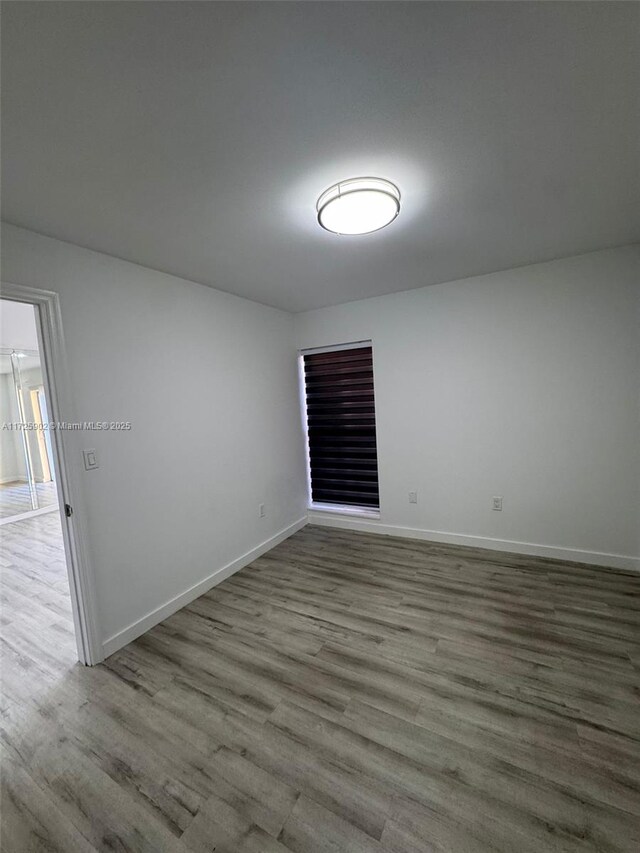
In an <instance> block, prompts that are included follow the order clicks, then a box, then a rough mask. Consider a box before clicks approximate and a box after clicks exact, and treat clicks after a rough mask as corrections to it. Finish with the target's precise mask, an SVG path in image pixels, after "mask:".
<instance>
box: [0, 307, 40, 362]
mask: <svg viewBox="0 0 640 853" xmlns="http://www.w3.org/2000/svg"><path fill="white" fill-rule="evenodd" d="M0 346H2V347H10V348H11V349H17V350H20V349H30V350H37V349H38V346H39V345H38V332H37V329H36V317H35V312H34V308H33V305H27V304H25V303H24V302H10V301H6V300H4V301H1V302H0Z"/></svg>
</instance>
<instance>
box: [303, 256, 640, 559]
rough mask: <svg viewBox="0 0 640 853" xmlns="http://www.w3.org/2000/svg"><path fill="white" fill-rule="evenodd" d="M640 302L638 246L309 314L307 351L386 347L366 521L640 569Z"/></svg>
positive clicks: (377, 358)
mask: <svg viewBox="0 0 640 853" xmlns="http://www.w3.org/2000/svg"><path fill="white" fill-rule="evenodd" d="M639 300H640V253H639V250H638V248H637V247H628V248H623V249H618V250H609V251H603V252H597V253H592V254H588V255H583V256H580V257H575V258H570V259H566V260H560V261H555V262H551V263H546V264H538V265H535V266H530V267H525V268H521V269H516V270H511V271H508V272H502V273H497V274H493V275H486V276H481V277H477V278H472V279H466V280H463V281H457V282H451V283H449V284H443V285H438V286H432V287H425V288H422V289H420V290H414V291H407V292H404V293H400V294H395V295H391V296H383V297H378V298H375V299H367V300H363V301H359V302H353V303H350V304H346V305H341V306H337V307H333V308H326V309H320V310H317V311H310V312H307V313H304V314H299V315H297V316H296V338H297V344H298V346H299V347H301V348H304V347H313V346H325V345H330V344H339V343H345V342H349V341H355V340H362V339H367V338H371V339H372V340H373V347H374V369H375V390H376V411H377V428H378V453H379V476H380V489H381V518H380V521H379V522H377V521H368V522H364V521H362V522H360V521H359V522H357V523H356V524H357V525H358V526H360V527H361V529H368V528H372V527H377V528H378V529H380V530H381V531H384V532H397V533H400V534H407V533H410V534H412V535H425V536H427V538H436V539H437V538H441V539H444V540H445V541H458V542H463V543H466V544H477V545H483V544H487V545H489V546H490V547H502V548H507V549H513V550H519V551H527V550H529V551H531V552H532V553H540V554H548V555H550V556H552V555H556V556H562V555H563V554H564V555H565V556H567V557H569V558H573V559H584V560H588V561H593V562H601V563H605V564H614V565H621V566H630V565H634V560H633V558H636V563H635V564H637V558H638V556H639V554H640V542H639V536H640V531H639V524H638V519H639V516H640V512H639V510H640V493H639V490H640V431H639V424H640V418H639V408H638V405H639V390H640V389H639V376H640V327H639V316H640V315H639V309H640V301H639ZM412 489H417V490H418V492H419V502H418V504H417V505H411V504H409V502H408V492H409V490H412ZM493 495H502V496H504V509H503V511H502V512H494V511H492V509H491V498H492V496H493ZM319 518H320V519H322V518H324V519H325V520H329V521H330V520H331V519H330V518H329V519H327V517H320V516H317V517H316V518H315V520H318V519H319ZM338 523H340V524H343V523H344V521H338ZM353 524H354V523H353V522H352V525H353ZM394 529H395V530H394ZM408 529H409V530H408ZM439 534H444V535H439ZM472 537H481V538H480V539H478V540H476V539H474V538H472ZM485 539H486V541H484V540H485ZM504 540H506V544H505V541H504ZM514 543H517V544H514ZM523 543H525V545H523ZM526 543H528V544H529V545H533V546H535V547H533V548H529V549H527V548H526ZM560 549H570V552H568V553H565V552H563V551H562V550H560ZM594 552H595V553H594ZM602 554H604V555H605V556H601V555H602ZM610 555H616V556H615V557H614V558H612V557H611V556H610Z"/></svg>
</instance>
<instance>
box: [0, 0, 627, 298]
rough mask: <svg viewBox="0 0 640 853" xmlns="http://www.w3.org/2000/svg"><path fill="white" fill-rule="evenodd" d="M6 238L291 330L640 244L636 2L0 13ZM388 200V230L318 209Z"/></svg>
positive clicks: (177, 6)
mask: <svg viewBox="0 0 640 853" xmlns="http://www.w3.org/2000/svg"><path fill="white" fill-rule="evenodd" d="M2 17H3V21H2V24H3V26H2V54H3V57H2V75H3V201H4V218H5V219H7V220H8V221H10V222H13V223H15V224H18V225H22V226H25V227H27V228H32V229H34V230H36V231H40V232H42V233H45V234H49V235H52V236H54V237H58V238H60V239H63V240H68V241H71V242H73V243H77V244H80V245H83V246H87V247H89V248H92V249H97V250H99V251H102V252H107V253H109V254H112V255H116V256H119V257H122V258H126V259H128V260H132V261H136V262H138V263H140V264H144V265H146V266H149V267H154V268H156V269H159V270H164V271H166V272H171V273H174V274H176V275H179V276H183V277H184V278H189V279H192V280H194V281H197V282H201V283H203V284H208V285H211V286H213V287H217V288H220V289H222V290H227V291H230V292H232V293H237V294H239V295H241V296H246V297H249V298H250V299H255V300H257V301H259V302H263V303H266V304H269V305H275V306H278V307H281V308H286V309H288V310H291V311H301V310H305V309H308V308H314V307H320V306H324V305H329V304H336V303H340V302H347V301H350V300H354V299H361V298H364V297H367V296H374V295H378V294H383V293H390V292H393V291H400V290H407V289H410V288H415V287H422V286H424V285H426V284H433V283H437V282H443V281H448V280H452V279H456V278H461V277H465V276H470V275H476V274H480V273H485V272H491V271H494V270H498V269H505V268H508V267H513V266H518V265H521V264H528V263H533V262H536V261H541V260H548V259H552V258H555V257H559V256H563V255H571V254H577V253H580V252H585V251H590V250H593V249H597V248H602V247H606V246H612V245H621V244H625V243H629V242H635V241H637V240H640V203H639V198H640V195H639V173H638V148H639V142H640V136H639V130H638V121H639V108H638V92H639V91H640V73H639V60H638V57H639V55H640V52H639V51H638V50H637V48H638V36H639V35H640V27H639V21H640V4H638V3H608V2H604V3H519V2H514V3H450V2H444V3H399V2H387V3H377V2H373V3H368V2H359V3H312V2H310V3H306V2H300V3H269V2H266V3H261V2H258V3H252V2H245V3H202V2H193V3H192V2H177V3H173V2H164V3H93V2H76V3H56V2H52V3H4V4H3V10H2ZM363 174H364V175H379V176H381V177H385V178H389V179H391V180H392V181H394V182H395V183H397V184H398V185H399V187H400V189H401V191H402V196H403V208H402V211H401V214H400V216H399V217H398V219H397V220H396V221H395V222H394V223H393V224H392V225H391V226H390V227H389V228H388V229H386V230H383V231H381V232H379V233H377V234H373V235H369V236H366V237H337V236H335V235H332V234H329V233H328V232H326V231H323V230H322V229H321V228H320V227H319V226H318V225H317V223H316V220H315V210H314V205H315V201H316V198H317V196H318V195H319V194H320V192H321V191H322V190H324V189H325V188H326V187H327V186H328V185H329V184H332V183H334V182H336V181H338V180H341V179H344V178H349V177H355V176H359V175H363Z"/></svg>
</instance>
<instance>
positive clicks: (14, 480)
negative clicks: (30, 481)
mask: <svg viewBox="0 0 640 853" xmlns="http://www.w3.org/2000/svg"><path fill="white" fill-rule="evenodd" d="M26 482H27V481H26V480H25V478H24V477H0V486H6V485H7V483H26Z"/></svg>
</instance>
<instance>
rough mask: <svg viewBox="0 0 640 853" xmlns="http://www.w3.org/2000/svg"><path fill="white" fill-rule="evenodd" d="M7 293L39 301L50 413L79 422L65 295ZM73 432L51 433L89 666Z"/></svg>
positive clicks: (83, 658) (92, 635) (96, 656)
mask: <svg viewBox="0 0 640 853" xmlns="http://www.w3.org/2000/svg"><path fill="white" fill-rule="evenodd" d="M1 295H2V297H3V298H4V299H11V300H13V301H14V302H26V303H28V304H30V305H33V306H35V309H36V325H37V327H38V343H39V349H40V356H41V358H40V363H41V367H42V377H43V380H44V381H43V385H44V388H45V393H46V395H47V402H48V404H49V417H50V419H51V420H52V421H54V422H62V421H67V422H71V423H73V422H76V421H78V420H79V418H77V417H76V416H75V412H74V407H73V394H72V391H71V379H70V376H69V370H68V365H67V357H66V351H65V344H64V334H63V331H62V314H61V312H60V298H59V296H58V294H57V293H55V292H53V291H51V290H42V289H40V288H37V287H28V286H25V285H22V284H11V283H8V282H4V281H3V282H2V294H1ZM71 440H72V435H71V436H69V435H68V434H65V431H64V430H53V431H52V432H51V443H52V445H53V455H54V467H55V471H56V476H55V481H56V489H57V492H58V506H59V507H60V508H61V509H63V508H64V505H65V504H69V505H70V506H72V507H73V515H72V516H71V518H67V517H66V516H65V514H64V512H61V513H60V517H61V520H62V537H63V540H64V549H65V554H66V558H67V560H66V561H67V571H68V574H69V590H70V593H71V610H72V613H73V624H74V627H75V635H76V645H77V649H78V660H79V661H80V662H81V663H84V664H87V665H93V664H96V663H100V661H101V660H102V643H101V636H100V631H99V622H98V611H97V604H96V584H95V579H94V574H93V568H92V566H91V562H90V559H89V553H90V551H89V545H88V542H89V539H88V533H87V522H86V516H85V508H84V501H83V500H82V474H83V471H82V468H81V466H80V463H79V460H78V459H77V458H76V456H75V454H74V453H73V445H72V444H71Z"/></svg>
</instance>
